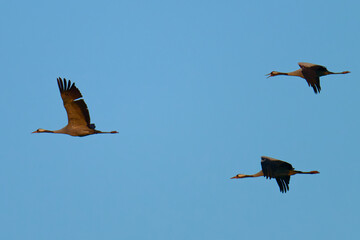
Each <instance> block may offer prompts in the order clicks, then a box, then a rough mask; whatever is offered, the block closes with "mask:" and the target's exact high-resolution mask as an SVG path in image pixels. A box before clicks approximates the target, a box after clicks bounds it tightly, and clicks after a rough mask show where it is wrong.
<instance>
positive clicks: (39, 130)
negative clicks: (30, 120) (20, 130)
mask: <svg viewBox="0 0 360 240" xmlns="http://www.w3.org/2000/svg"><path fill="white" fill-rule="evenodd" d="M43 132H52V131H49V130H45V129H42V128H39V129H38V130H36V131H33V132H32V133H43Z"/></svg>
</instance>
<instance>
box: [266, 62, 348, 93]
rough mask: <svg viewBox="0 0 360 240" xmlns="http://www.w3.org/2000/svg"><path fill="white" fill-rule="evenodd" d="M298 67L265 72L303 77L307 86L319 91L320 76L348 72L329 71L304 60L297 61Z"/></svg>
mask: <svg viewBox="0 0 360 240" xmlns="http://www.w3.org/2000/svg"><path fill="white" fill-rule="evenodd" d="M298 64H299V66H300V69H298V70H296V71H293V72H288V73H284V72H277V71H272V72H271V73H269V74H267V76H268V78H269V77H274V76H278V75H286V76H297V77H301V78H304V79H305V80H306V82H307V83H308V85H309V86H311V87H312V88H313V89H314V92H315V93H316V94H317V93H320V91H321V86H320V77H322V76H326V75H330V74H346V73H350V72H349V71H343V72H330V71H329V70H327V69H326V67H324V66H321V65H317V64H313V63H305V62H299V63H298Z"/></svg>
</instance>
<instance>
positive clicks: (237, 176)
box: [230, 175, 239, 179]
mask: <svg viewBox="0 0 360 240" xmlns="http://www.w3.org/2000/svg"><path fill="white" fill-rule="evenodd" d="M237 178H239V177H238V176H237V175H236V176H235V177H232V178H230V179H237Z"/></svg>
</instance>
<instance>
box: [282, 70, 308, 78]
mask: <svg viewBox="0 0 360 240" xmlns="http://www.w3.org/2000/svg"><path fill="white" fill-rule="evenodd" d="M283 75H288V76H296V77H301V78H304V75H303V74H302V71H301V69H298V70H296V71H293V72H288V73H285V74H283Z"/></svg>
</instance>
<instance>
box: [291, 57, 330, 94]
mask: <svg viewBox="0 0 360 240" xmlns="http://www.w3.org/2000/svg"><path fill="white" fill-rule="evenodd" d="M298 64H299V66H300V68H301V72H302V74H303V75H304V78H305V80H306V82H307V83H308V84H309V86H311V87H312V88H313V89H314V92H315V94H317V93H320V91H321V86H320V76H323V73H324V72H327V71H328V70H327V69H326V67H324V66H321V65H317V64H313V63H301V62H300V63H298Z"/></svg>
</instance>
